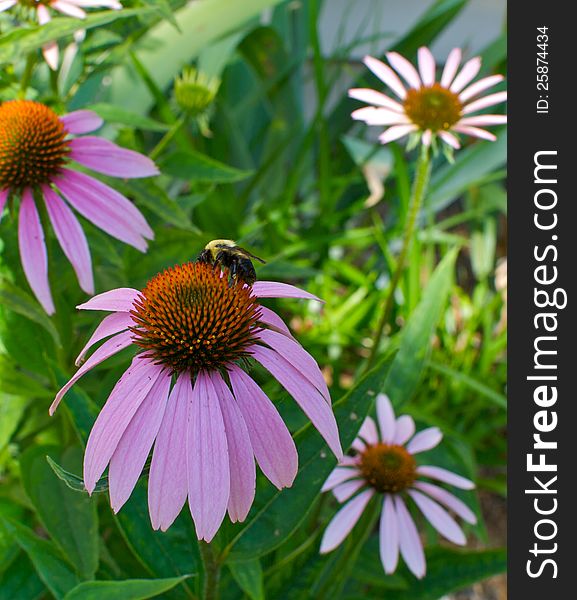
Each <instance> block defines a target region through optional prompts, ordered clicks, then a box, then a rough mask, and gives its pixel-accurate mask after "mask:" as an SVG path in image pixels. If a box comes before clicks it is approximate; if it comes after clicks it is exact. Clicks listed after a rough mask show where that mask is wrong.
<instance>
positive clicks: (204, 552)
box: [198, 540, 220, 600]
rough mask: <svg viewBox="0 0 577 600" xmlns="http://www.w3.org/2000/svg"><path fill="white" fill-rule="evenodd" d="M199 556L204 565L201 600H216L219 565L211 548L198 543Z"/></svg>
mask: <svg viewBox="0 0 577 600" xmlns="http://www.w3.org/2000/svg"><path fill="white" fill-rule="evenodd" d="M198 548H199V550H200V556H201V558H202V563H203V565H204V586H203V590H202V598H203V600H218V582H219V579H220V564H219V563H218V560H217V559H216V557H215V555H214V550H213V548H212V546H211V545H210V544H209V543H207V542H203V541H202V540H201V541H199V542H198Z"/></svg>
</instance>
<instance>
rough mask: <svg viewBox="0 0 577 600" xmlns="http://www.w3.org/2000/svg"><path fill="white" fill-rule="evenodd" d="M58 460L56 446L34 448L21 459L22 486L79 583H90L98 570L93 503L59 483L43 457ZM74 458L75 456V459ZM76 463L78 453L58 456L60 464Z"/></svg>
mask: <svg viewBox="0 0 577 600" xmlns="http://www.w3.org/2000/svg"><path fill="white" fill-rule="evenodd" d="M47 454H51V455H53V456H55V455H56V456H58V455H59V451H58V448H57V447H56V446H33V447H30V448H29V449H28V450H26V451H25V452H24V453H23V454H22V457H21V459H20V467H21V473H22V482H23V484H24V489H25V490H26V493H27V494H28V497H29V498H30V500H31V501H32V504H33V505H34V508H35V509H36V512H37V513H38V517H39V518H40V520H41V521H42V524H43V526H44V528H45V529H46V531H47V532H48V533H49V534H50V536H51V537H52V539H53V540H54V542H55V543H56V544H58V546H59V547H60V548H61V550H62V551H63V552H64V554H65V555H66V557H67V558H68V559H69V560H70V562H71V563H72V564H73V565H74V566H75V567H76V570H77V571H78V573H79V574H80V576H81V577H82V579H92V578H93V577H94V574H95V572H96V569H97V567H98V520H97V516H96V503H95V502H94V501H93V500H91V499H90V498H89V497H88V496H87V495H84V494H77V493H75V492H74V491H72V490H70V489H69V488H68V487H67V486H66V485H65V484H64V483H63V482H62V481H59V479H58V478H57V477H55V476H54V473H53V471H52V469H51V468H50V466H49V465H48V463H47V462H46V455H47ZM74 455H75V456H74ZM73 459H77V462H78V463H79V462H80V456H79V454H78V453H77V452H74V451H73V450H70V451H69V452H67V453H65V454H60V460H65V461H66V460H73Z"/></svg>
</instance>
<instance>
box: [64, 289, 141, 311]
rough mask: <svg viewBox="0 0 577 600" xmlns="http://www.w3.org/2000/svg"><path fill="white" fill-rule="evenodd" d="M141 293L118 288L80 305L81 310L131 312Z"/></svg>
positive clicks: (78, 307)
mask: <svg viewBox="0 0 577 600" xmlns="http://www.w3.org/2000/svg"><path fill="white" fill-rule="evenodd" d="M139 294H140V292H139V291H138V290H135V289H134V288H116V289H114V290H109V291H108V292H102V294H97V295H96V296H94V297H93V298H90V300H88V301H86V302H84V303H82V304H79V305H78V306H77V307H76V308H77V309H79V310H107V311H114V312H130V311H131V310H132V309H133V308H134V301H135V300H136V299H137V298H138V296H139Z"/></svg>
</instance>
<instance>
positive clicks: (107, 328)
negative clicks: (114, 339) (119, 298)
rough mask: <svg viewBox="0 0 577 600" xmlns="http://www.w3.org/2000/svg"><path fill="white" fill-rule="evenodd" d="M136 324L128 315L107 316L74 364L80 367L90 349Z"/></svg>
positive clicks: (114, 314)
mask: <svg viewBox="0 0 577 600" xmlns="http://www.w3.org/2000/svg"><path fill="white" fill-rule="evenodd" d="M133 324H134V321H133V320H132V317H131V316H130V315H129V314H128V313H122V312H119V313H112V314H111V315H107V316H106V317H104V319H102V321H101V323H100V325H98V327H97V328H96V329H95V330H94V333H93V334H92V335H91V336H90V339H89V340H88V342H86V345H85V346H84V348H82V351H81V352H80V354H79V355H78V358H77V359H76V361H75V362H74V364H75V365H76V366H77V367H79V366H80V365H81V364H82V363H83V362H84V357H85V355H86V352H88V350H90V348H91V347H92V346H93V345H94V344H96V343H98V342H99V341H100V340H103V339H104V338H107V337H109V336H111V335H114V334H115V333H120V332H121V331H125V330H126V329H128V327H130V326H131V325H133Z"/></svg>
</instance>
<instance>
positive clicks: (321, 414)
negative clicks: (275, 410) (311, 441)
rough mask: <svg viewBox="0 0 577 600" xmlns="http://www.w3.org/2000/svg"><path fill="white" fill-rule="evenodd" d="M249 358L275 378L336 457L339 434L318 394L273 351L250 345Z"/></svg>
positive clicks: (339, 450)
mask: <svg viewBox="0 0 577 600" xmlns="http://www.w3.org/2000/svg"><path fill="white" fill-rule="evenodd" d="M250 353H251V354H252V355H253V357H254V358H255V359H256V360H257V361H258V362H259V363H260V364H261V365H262V366H263V367H264V368H265V369H267V371H269V372H270V373H271V375H272V376H273V377H275V378H276V379H277V380H278V381H279V382H280V383H281V385H282V386H283V387H284V388H285V389H286V391H287V392H288V393H289V394H290V395H291V396H292V397H293V398H294V399H295V400H296V402H297V404H298V405H299V406H300V407H301V408H302V410H303V411H304V413H305V414H306V415H307V417H308V418H309V419H310V420H311V422H312V424H313V425H314V426H315V427H316V429H317V430H318V432H319V433H320V434H321V435H322V436H323V438H324V439H325V441H326V442H327V444H328V445H329V448H330V449H331V450H332V451H333V452H334V454H335V456H336V457H337V458H339V459H340V458H341V457H342V455H343V451H342V448H341V442H340V440H339V431H338V428H337V422H336V419H335V416H334V414H333V411H332V409H331V407H330V405H329V404H328V403H327V401H326V400H325V399H324V398H323V396H322V395H321V394H320V392H319V391H318V390H317V389H316V388H315V387H314V386H313V385H312V384H311V383H310V382H309V380H308V379H307V378H306V377H305V376H304V375H302V374H301V373H300V372H299V371H297V369H295V368H294V367H293V366H292V365H291V364H290V363H289V362H288V361H287V360H285V359H284V358H283V357H282V356H280V355H279V354H278V353H276V352H275V351H274V350H270V349H269V348H265V347H263V346H257V345H254V346H251V348H250Z"/></svg>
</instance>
